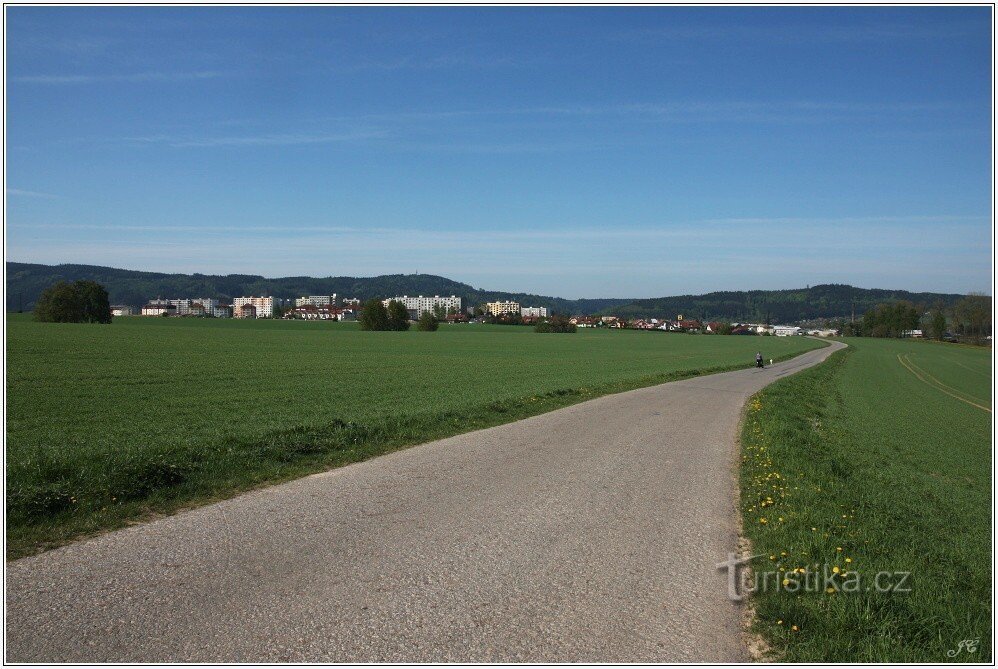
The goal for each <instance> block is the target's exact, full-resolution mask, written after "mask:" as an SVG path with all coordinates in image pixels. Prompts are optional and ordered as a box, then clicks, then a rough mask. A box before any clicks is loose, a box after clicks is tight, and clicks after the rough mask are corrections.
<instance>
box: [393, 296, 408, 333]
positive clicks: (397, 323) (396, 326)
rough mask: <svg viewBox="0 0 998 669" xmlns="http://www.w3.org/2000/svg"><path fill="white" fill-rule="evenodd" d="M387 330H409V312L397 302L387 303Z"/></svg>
mask: <svg viewBox="0 0 998 669" xmlns="http://www.w3.org/2000/svg"><path fill="white" fill-rule="evenodd" d="M388 329H389V330H394V331H396V332H405V331H406V330H408V329H409V310H408V309H406V308H405V305H404V304H402V303H401V302H399V301H398V300H392V301H391V302H389V303H388Z"/></svg>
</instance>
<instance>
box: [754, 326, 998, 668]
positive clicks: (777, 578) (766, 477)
mask: <svg viewBox="0 0 998 669" xmlns="http://www.w3.org/2000/svg"><path fill="white" fill-rule="evenodd" d="M848 343H849V344H850V348H847V349H844V350H842V351H839V352H836V353H834V354H833V355H832V356H830V357H829V359H828V360H827V361H826V362H825V363H823V364H821V365H819V366H817V367H814V368H811V369H809V370H805V371H803V372H800V373H798V374H796V375H794V376H792V377H789V378H787V379H783V380H780V381H778V382H776V383H774V384H772V385H770V386H769V387H767V388H766V389H765V390H763V391H762V392H760V393H759V394H757V395H756V396H755V397H754V398H753V399H752V400H751V401H750V403H749V406H748V408H747V410H746V419H745V422H744V425H743V434H742V449H743V450H742V467H741V475H740V483H741V509H742V515H743V518H742V519H743V527H744V533H745V536H746V537H747V538H748V539H749V540H750V542H751V544H752V553H753V554H756V555H759V557H758V558H756V559H755V560H754V561H753V562H752V564H751V566H752V570H753V578H752V579H750V580H751V582H752V583H753V584H754V586H755V593H754V594H753V598H752V604H753V606H754V609H755V619H754V621H753V624H752V627H753V632H755V633H757V634H758V635H760V636H761V637H762V638H763V639H764V640H765V642H766V644H767V645H768V646H769V648H770V655H769V656H768V657H767V659H773V660H780V661H788V662H990V661H991V658H992V637H991V601H992V580H991V559H992V558H991V504H990V500H991V458H990V446H989V444H990V414H989V413H988V412H987V411H986V410H984V411H982V410H981V409H979V408H975V407H974V406H971V405H968V404H966V403H964V402H960V401H958V400H957V399H954V398H953V397H950V396H948V395H946V394H942V393H940V392H938V390H937V389H934V388H933V387H930V386H928V385H926V384H924V383H922V382H921V381H920V380H919V378H918V377H917V376H916V375H915V374H912V373H911V372H910V370H908V369H907V368H905V367H904V366H903V365H902V364H900V363H899V362H898V356H901V357H902V358H903V359H907V358H905V356H909V357H910V356H917V358H916V359H918V360H920V361H922V362H921V363H920V364H924V365H926V366H928V365H935V367H933V369H938V370H940V371H938V372H934V373H937V374H940V375H941V374H943V373H945V371H946V370H947V369H949V370H953V371H954V373H953V378H952V379H948V383H951V384H958V383H960V381H959V379H960V378H963V379H969V380H968V381H966V385H965V386H964V387H963V391H965V392H972V393H974V396H975V397H978V398H981V397H982V396H986V395H985V393H986V390H983V389H984V388H986V387H987V386H984V385H983V384H984V383H987V385H988V386H989V385H990V360H989V354H988V353H987V352H982V351H980V350H978V351H969V352H966V353H961V352H960V351H959V350H957V349H954V348H941V347H938V348H937V347H927V346H925V345H923V344H920V343H913V342H884V341H872V340H849V342H848ZM957 356H966V357H965V358H960V359H957ZM957 365H959V366H966V367H967V369H968V370H971V371H972V370H975V369H976V370H979V371H984V372H985V376H980V377H972V376H971V375H967V374H964V376H963V377H961V376H959V375H958V374H956V373H955V370H957ZM947 387H949V386H947ZM878 574H885V576H880V577H878V576H877V575H878ZM877 578H879V579H880V580H879V581H877ZM971 648H973V650H974V652H970V649H971Z"/></svg>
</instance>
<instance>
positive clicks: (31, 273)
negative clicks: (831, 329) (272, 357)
mask: <svg viewBox="0 0 998 669" xmlns="http://www.w3.org/2000/svg"><path fill="white" fill-rule="evenodd" d="M80 279H83V280H91V281H96V282H98V283H100V284H102V285H103V286H104V287H106V288H107V290H108V293H109V295H110V299H111V303H112V304H129V305H132V306H136V307H137V306H141V305H143V304H145V303H146V302H148V301H149V300H151V299H154V298H157V297H161V298H183V297H214V298H220V299H226V300H228V299H232V298H233V297H239V296H242V295H272V296H274V297H281V298H293V297H300V296H302V295H329V294H332V293H336V294H337V295H340V296H343V297H357V298H360V299H362V300H363V299H368V298H372V297H392V296H395V295H457V296H458V297H461V298H462V299H463V300H464V304H465V306H473V305H479V304H482V303H484V302H492V301H496V300H513V301H516V302H519V303H520V304H522V305H524V306H539V307H547V308H548V309H550V310H551V312H552V313H560V314H614V315H617V316H622V317H624V318H648V317H665V318H675V317H676V316H677V315H679V314H683V315H684V316H685V317H686V318H695V319H699V320H724V321H746V322H760V323H764V322H770V323H788V324H789V323H796V322H800V321H807V320H815V319H826V318H828V319H830V318H840V317H850V316H851V315H852V314H853V313H855V314H856V317H857V318H860V317H862V315H863V314H864V313H865V312H866V311H868V310H869V309H872V308H874V307H876V306H877V305H878V304H885V303H892V302H897V301H899V300H907V301H910V302H912V303H914V304H916V305H923V306H925V307H926V308H928V307H930V306H933V305H936V304H938V303H941V304H942V305H944V306H946V307H952V306H953V305H954V304H955V303H956V302H957V301H958V300H959V299H960V298H961V297H963V296H962V295H957V294H950V293H912V292H908V291H905V290H883V289H875V288H874V289H866V288H854V287H852V286H847V285H840V284H827V285H820V286H810V287H808V288H800V289H792V290H750V291H726V292H717V293H708V294H706V295H679V296H675V297H658V298H651V299H643V300H634V299H579V300H566V299H563V298H559V297H550V296H545V295H531V294H525V293H508V292H503V291H495V290H483V289H479V288H474V287H473V286H470V285H468V284H466V283H460V282H457V281H452V280H451V279H448V278H445V277H442V276H434V275H432V274H389V275H384V276H375V277H370V278H358V277H326V278H313V277H307V276H297V277H284V278H279V279H267V278H265V277H262V276H256V275H251V274H229V275H225V276H216V275H209V274H163V273H158V272H139V271H133V270H124V269H115V268H112V267H98V266H95V265H38V264H28V263H18V262H8V263H7V310H8V311H18V310H24V311H30V310H31V309H32V308H33V307H34V305H35V301H36V300H37V299H38V296H39V295H40V294H41V292H42V291H43V290H44V289H45V288H47V287H48V286H50V285H52V284H53V283H55V282H56V281H60V280H62V281H76V280H80Z"/></svg>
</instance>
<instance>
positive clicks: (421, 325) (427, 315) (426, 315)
mask: <svg viewBox="0 0 998 669" xmlns="http://www.w3.org/2000/svg"><path fill="white" fill-rule="evenodd" d="M439 328H440V321H438V320H437V317H436V316H434V315H433V313H432V312H429V311H424V312H423V315H422V316H420V317H419V320H418V321H416V329H417V330H419V331H420V332H436V331H437V329H439Z"/></svg>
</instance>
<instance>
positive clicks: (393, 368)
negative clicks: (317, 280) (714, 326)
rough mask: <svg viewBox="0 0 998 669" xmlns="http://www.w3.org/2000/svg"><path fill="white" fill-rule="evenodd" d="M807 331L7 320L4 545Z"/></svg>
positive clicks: (119, 518)
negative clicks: (380, 328) (754, 333)
mask: <svg viewBox="0 0 998 669" xmlns="http://www.w3.org/2000/svg"><path fill="white" fill-rule="evenodd" d="M820 345H821V344H820V343H819V342H816V341H814V340H810V339H805V338H800V337H798V338H774V337H718V336H693V335H682V334H666V333H662V332H636V331H607V330H599V331H596V330H581V331H579V332H578V333H576V334H566V335H558V334H537V333H534V332H533V331H532V330H531V329H530V328H523V327H510V326H485V325H453V326H443V327H441V329H440V331H438V332H434V333H423V332H404V333H396V332H362V331H360V330H359V329H358V328H357V327H356V325H355V324H333V323H314V322H312V323H308V322H286V321H264V320H261V321H238V320H213V319H207V320H199V319H176V318H174V319H165V318H141V317H132V318H119V319H115V322H114V324H112V325H110V326H100V325H72V324H57V323H35V322H33V321H31V320H30V318H29V317H28V316H26V315H24V316H18V315H14V316H9V317H8V329H7V512H8V515H7V537H8V556H16V555H22V554H25V553H27V552H30V551H33V550H37V549H38V548H44V547H46V546H51V545H55V544H58V543H59V542H61V541H65V540H67V539H69V538H72V537H75V536H80V535H83V534H87V533H92V532H95V531H98V530H101V529H105V528H110V527H116V526H120V525H121V524H123V523H125V522H128V521H129V520H130V519H135V518H141V517H146V516H148V515H149V514H150V513H154V512H169V511H171V510H175V509H177V508H179V507H182V506H184V505H188V504H192V503H199V502H203V501H205V500H210V499H215V498H219V497H225V496H228V495H231V494H233V493H234V492H236V491H239V490H245V489H247V488H250V487H253V486H256V485H260V484H263V483H267V482H272V481H280V480H286V479H288V478H292V477H295V476H299V475H302V474H305V473H308V472H312V471H317V470H320V469H323V468H328V467H331V466H337V465H341V464H345V463H349V462H355V461H358V460H362V459H364V458H367V457H371V456H372V455H377V454H379V453H384V452H386V451H389V450H392V449H395V448H399V447H402V446H405V445H410V444H414V443H419V442H422V441H426V440H429V439H433V438H437V437H442V436H446V435H451V434H455V433H459V432H465V431H468V430H473V429H477V428H481V427H486V426H491V425H496V424H499V423H503V422H507V421H510V420H515V419H518V418H522V417H525V416H529V415H534V414H537V413H541V412H543V411H548V410H551V409H554V408H557V407H560V406H565V405H567V404H571V403H573V402H578V401H582V400H585V399H589V398H592V397H595V396H597V395H601V394H605V393H609V392H616V391H621V390H627V389H631V388H636V387H639V386H643V385H649V384H653V383H658V382H664V381H668V380H672V379H677V378H683V377H688V376H693V375H696V374H703V373H709V372H712V371H720V370H724V369H733V368H737V367H744V366H749V365H751V364H752V359H753V356H754V354H755V351H756V350H758V349H761V350H762V352H763V354H764V355H765V356H766V357H767V358H770V357H772V358H777V359H780V358H786V357H790V356H792V355H796V354H798V353H800V352H802V351H804V350H808V349H812V348H815V347H817V346H820Z"/></svg>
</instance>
